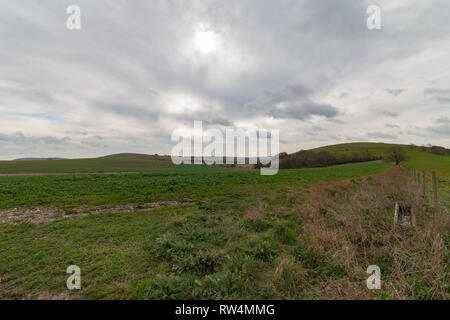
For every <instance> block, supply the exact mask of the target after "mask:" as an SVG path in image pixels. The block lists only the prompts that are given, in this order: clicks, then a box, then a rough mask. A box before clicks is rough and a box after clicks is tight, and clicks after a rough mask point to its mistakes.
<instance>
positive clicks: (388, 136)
mask: <svg viewBox="0 0 450 320" xmlns="http://www.w3.org/2000/svg"><path fill="white" fill-rule="evenodd" d="M367 136H368V137H369V138H374V139H389V140H393V139H397V136H396V135H393V134H388V133H383V132H369V133H368V134H367Z"/></svg>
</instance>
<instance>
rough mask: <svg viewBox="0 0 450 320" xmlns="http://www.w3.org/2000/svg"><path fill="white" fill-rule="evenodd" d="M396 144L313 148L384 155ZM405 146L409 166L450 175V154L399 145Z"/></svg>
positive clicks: (335, 151) (346, 152)
mask: <svg viewBox="0 0 450 320" xmlns="http://www.w3.org/2000/svg"><path fill="white" fill-rule="evenodd" d="M394 145H395V144H389V143H371V142H356V143H344V144H337V145H331V146H325V147H320V148H317V149H313V150H316V151H322V150H323V151H329V152H331V153H345V154H349V155H351V154H352V153H353V152H358V153H360V152H365V151H368V152H369V153H370V154H373V155H376V156H383V154H384V153H385V152H386V150H387V149H388V148H389V147H391V146H394ZM397 146H401V147H403V148H404V150H405V152H406V154H407V155H408V156H409V160H408V161H405V162H404V163H402V164H403V165H405V166H407V167H412V168H416V169H419V170H427V171H436V173H437V174H438V175H441V176H444V177H450V156H448V155H438V154H433V153H431V152H430V151H429V150H426V151H422V150H420V149H419V148H418V147H414V148H413V147H410V146H409V145H397Z"/></svg>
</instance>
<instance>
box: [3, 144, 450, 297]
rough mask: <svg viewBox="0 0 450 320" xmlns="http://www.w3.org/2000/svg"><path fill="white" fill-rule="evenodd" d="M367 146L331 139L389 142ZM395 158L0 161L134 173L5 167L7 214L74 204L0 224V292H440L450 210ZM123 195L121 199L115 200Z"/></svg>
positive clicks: (434, 159)
mask: <svg viewBox="0 0 450 320" xmlns="http://www.w3.org/2000/svg"><path fill="white" fill-rule="evenodd" d="M369 146H370V145H369V144H365V146H361V145H358V146H356V145H351V146H350V147H348V146H347V147H345V146H344V147H343V146H340V147H337V146H331V147H330V148H331V149H332V150H331V151H329V152H349V153H352V152H355V150H352V149H357V151H356V152H360V153H364V152H366V151H368V152H371V153H372V152H373V153H372V154H374V155H377V156H379V155H382V154H383V153H384V152H385V150H386V149H387V147H389V145H383V146H379V145H376V146H374V150H370V148H369V150H366V149H367V148H368V147H369ZM404 148H405V151H406V153H407V154H408V155H410V156H411V154H413V155H412V156H411V159H410V160H409V161H408V162H407V164H408V165H411V163H412V164H414V165H415V166H421V165H422V166H427V165H429V166H430V167H431V168H432V169H434V170H441V171H440V172H447V171H448V170H449V168H448V167H446V166H445V164H446V163H448V162H446V161H448V160H447V159H448V156H446V155H437V154H432V153H430V152H428V151H427V150H425V151H421V150H420V149H418V148H413V149H410V147H407V146H404ZM346 149H349V150H346ZM414 154H417V155H420V156H422V158H421V157H419V156H417V157H415V156H414ZM149 157H150V158H149ZM158 157H159V156H158ZM445 157H447V158H445ZM430 159H431V160H430ZM442 159H444V160H442ZM440 161H441V162H440ZM432 165H434V167H433V166H432ZM390 167H391V164H390V163H387V162H382V161H372V162H364V163H353V164H345V165H337V166H331V167H321V168H305V169H285V170H280V172H279V173H278V174H277V175H275V176H261V175H260V172H259V170H254V169H246V168H231V167H225V166H194V165H183V166H173V165H171V163H170V162H168V161H167V160H165V159H156V158H155V156H146V155H133V154H120V155H113V156H107V157H103V158H98V159H81V160H51V161H23V162H21V161H17V162H16V161H13V162H0V171H1V172H67V171H73V172H81V173H82V172H129V173H128V174H105V175H94V174H78V175H43V176H4V177H1V176H0V218H2V215H4V214H13V215H14V214H19V212H21V211H26V210H27V209H29V208H41V209H42V210H45V209H51V208H55V209H61V210H62V212H65V215H66V216H65V217H63V216H57V219H56V220H55V221H53V220H45V219H42V220H41V221H40V222H41V223H39V224H35V223H37V222H36V221H34V220H32V219H31V220H26V219H25V220H22V221H21V222H19V223H18V224H8V223H3V224H2V223H0V247H1V248H2V249H1V250H0V299H1V298H3V299H12V298H44V299H48V298H73V299H77V298H85V299H241V298H243V299H335V298H346V299H355V298H358V299H393V298H394V299H435V298H443V297H444V296H445V292H447V291H448V288H447V287H446V285H447V284H448V283H449V272H448V271H449V270H448V265H449V264H448V258H449V254H448V246H449V245H450V242H449V241H450V237H449V233H448V230H449V221H448V216H447V215H442V214H441V212H438V211H436V210H435V209H433V208H431V207H428V205H427V204H426V203H425V204H423V201H418V199H421V198H420V187H419V186H417V185H415V184H414V183H412V181H411V178H410V177H407V176H405V175H404V174H403V172H402V171H401V170H400V169H399V168H396V169H395V168H394V169H392V168H391V169H388V168H390ZM387 169H388V170H387ZM386 170H387V171H386ZM392 170H394V171H392ZM395 170H397V171H395ZM373 174H377V175H376V176H370V175H373ZM164 201H170V202H171V204H170V205H169V204H165V203H164ZM395 201H406V202H408V203H412V204H413V205H414V206H415V207H414V208H413V210H415V212H417V213H419V214H418V217H417V220H418V226H417V229H413V228H410V227H407V228H400V229H395V230H394V229H392V212H393V206H394V203H395ZM149 203H158V205H157V206H155V207H154V208H153V209H147V208H149V207H148V206H146V204H149ZM130 204H133V205H132V206H131V207H127V205H130ZM118 205H123V208H124V209H122V210H119V211H117V212H116V213H113V212H111V211H108V209H111V208H113V207H114V206H118ZM80 208H83V210H84V208H86V212H89V210H88V209H89V208H102V210H104V211H102V212H101V213H98V214H86V215H85V214H82V212H80V211H79V209H80ZM142 208H143V209H142ZM28 214H30V213H28ZM31 214H33V215H39V214H40V213H39V212H34V211H33V212H32V213H31ZM4 221H5V220H4ZM31 222H33V223H31ZM416 230H419V231H420V232H416ZM417 252H420V253H421V254H420V255H417V254H416V253H417ZM429 261H433V265H431V266H430V265H429V264H428V262H429ZM72 264H75V265H78V266H80V267H81V272H82V275H81V278H82V289H81V290H79V291H77V290H74V291H68V290H67V289H66V287H65V283H66V279H67V277H68V274H66V268H67V267H68V266H69V265H72ZM370 264H376V265H379V266H380V267H381V269H382V275H383V283H384V284H385V286H384V287H383V290H381V291H377V292H372V291H369V290H367V288H365V286H364V283H365V282H364V281H365V279H367V276H368V275H367V274H366V273H365V270H366V269H367V266H368V265H370Z"/></svg>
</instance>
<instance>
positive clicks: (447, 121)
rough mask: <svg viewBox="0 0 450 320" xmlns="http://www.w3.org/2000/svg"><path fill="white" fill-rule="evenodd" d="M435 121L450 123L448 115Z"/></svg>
mask: <svg viewBox="0 0 450 320" xmlns="http://www.w3.org/2000/svg"><path fill="white" fill-rule="evenodd" d="M435 122H436V123H450V118H449V117H441V118H438V119H436V121H435Z"/></svg>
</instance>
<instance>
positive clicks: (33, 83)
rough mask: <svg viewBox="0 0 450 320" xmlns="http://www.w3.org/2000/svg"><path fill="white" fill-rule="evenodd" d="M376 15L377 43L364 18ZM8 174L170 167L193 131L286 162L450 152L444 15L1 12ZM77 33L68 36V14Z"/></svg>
mask: <svg viewBox="0 0 450 320" xmlns="http://www.w3.org/2000/svg"><path fill="white" fill-rule="evenodd" d="M373 4H374V5H378V6H379V7H380V8H381V29H374V30H369V29H368V28H367V19H368V17H369V15H368V14H367V12H366V10H367V7H368V6H369V5H373ZM0 5H1V8H2V9H1V10H0V115H1V117H0V159H3V160H7V159H15V158H20V157H68V158H83V157H95V156H102V155H106V154H111V153H118V152H139V153H147V154H154V153H158V154H170V152H171V149H172V148H173V146H174V142H172V141H171V135H172V132H174V130H179V129H180V128H187V129H189V128H192V127H193V124H194V121H195V120H202V121H204V123H205V124H206V126H207V127H213V128H219V129H225V128H242V129H265V130H270V129H279V130H280V151H285V152H295V151H298V150H300V149H309V148H313V147H318V146H323V145H328V144H337V143H347V142H356V141H373V142H387V143H404V144H409V143H414V144H416V145H422V144H428V143H430V144H433V145H441V146H445V147H447V148H449V147H450V112H449V110H450V67H449V66H450V24H449V21H450V1H448V0H427V1H423V0H396V1H391V0H378V1H362V0H327V1H325V0H323V1H312V0H309V1H302V0H295V1H294V0H284V1H278V0H277V1H276V0H271V1H268V0H247V1H243V0H226V1H225V0H221V1H208V0H198V1H197V0H189V1H187V0H184V1H181V0H179V1H176V0H161V1H160V0H152V1H131V0H129V1H127V0H114V1H106V0H96V1H92V0H77V1H76V0H70V1H65V0H40V1H35V0H21V1H16V0H0ZM70 5H77V6H79V8H80V9H81V16H80V21H81V29H75V30H71V29H69V28H67V19H68V18H69V17H70V16H71V14H68V13H67V12H66V10H67V8H68V6H70Z"/></svg>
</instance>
